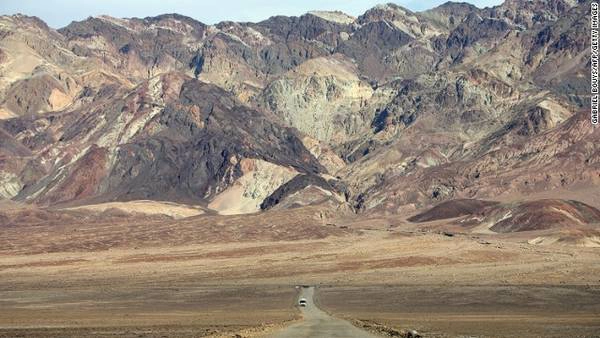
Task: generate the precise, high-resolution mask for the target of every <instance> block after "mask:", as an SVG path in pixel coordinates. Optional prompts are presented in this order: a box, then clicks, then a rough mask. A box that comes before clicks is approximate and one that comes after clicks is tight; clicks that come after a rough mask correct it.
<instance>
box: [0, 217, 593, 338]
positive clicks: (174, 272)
mask: <svg viewBox="0 0 600 338" xmlns="http://www.w3.org/2000/svg"><path fill="white" fill-rule="evenodd" d="M9 215H13V214H9ZM24 220H27V218H24ZM75 220H77V218H75ZM69 222H71V223H69ZM73 222H74V223H73ZM111 222H112V223H110V224H109V223H102V222H96V223H94V222H92V221H89V220H88V221H81V222H77V221H73V219H71V218H65V223H63V224H60V225H48V226H44V225H40V224H38V223H32V225H27V224H26V222H25V221H24V222H23V224H22V225H19V226H10V227H3V228H2V229H1V230H2V232H1V236H0V335H4V336H11V337H12V336H17V335H20V336H50V337H58V336H60V337H65V336H110V335H115V336H142V337H154V336H164V335H166V336H178V337H181V336H183V337H185V336H202V335H213V336H214V335H217V336H218V335H220V334H222V335H230V336H231V335H232V334H235V333H239V334H241V335H242V336H256V335H268V334H271V333H273V332H276V331H277V329H280V328H281V327H282V326H284V325H286V324H287V323H289V321H291V320H295V319H297V318H299V313H298V312H297V310H296V309H295V307H294V304H295V299H296V296H297V295H296V290H295V289H294V287H293V286H294V285H297V284H310V285H317V286H320V287H319V288H317V297H318V299H320V304H321V308H322V309H323V310H325V311H327V312H331V313H333V314H334V315H337V316H340V317H342V318H345V319H349V320H364V321H365V322H359V323H358V325H367V324H368V323H371V322H376V323H381V324H383V325H385V326H388V327H391V328H394V329H397V330H405V329H417V330H418V331H419V332H421V333H424V334H426V335H425V336H427V335H429V336H444V335H446V336H455V335H458V334H460V335H463V334H464V335H472V336H478V337H497V336H502V335H504V336H507V337H523V336H546V337H552V336H556V337H558V336H560V335H561V334H562V335H565V334H568V332H571V331H570V330H575V331H573V332H577V334H578V336H581V337H593V334H595V333H597V332H599V322H600V321H599V320H598V319H597V318H600V305H598V304H600V265H599V264H597V263H598V261H599V259H600V251H599V250H598V249H596V248H582V247H575V246H566V245H550V246H538V245H532V244H528V243H527V241H526V240H525V239H524V238H520V237H519V236H515V235H512V234H503V235H485V234H481V235H469V234H455V235H453V236H451V237H450V236H447V235H444V234H443V233H437V231H436V230H435V228H431V229H425V230H419V229H416V228H417V225H414V224H410V223H407V222H406V221H405V220H403V219H394V218H370V219H362V220H356V221H354V222H350V221H347V220H344V219H335V218H332V216H330V215H328V214H327V212H326V211H323V210H319V209H318V208H305V209H297V210H294V211H291V212H290V211H273V212H269V213H267V214H256V215H244V216H227V217H225V216H211V215H201V216H196V217H192V218H186V219H181V220H170V221H167V220H165V219H164V218H163V219H161V218H158V219H155V220H153V219H151V218H141V219H135V218H134V219H132V218H115V219H113V220H112V221H111ZM319 297H321V298H319ZM365 323H367V324H365ZM490 323H492V324H493V325H491V324H490ZM368 325H371V324H368ZM368 325H367V326H368Z"/></svg>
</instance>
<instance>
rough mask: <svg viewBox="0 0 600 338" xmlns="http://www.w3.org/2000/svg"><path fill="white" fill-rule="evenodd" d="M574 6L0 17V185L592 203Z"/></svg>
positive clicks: (401, 204) (28, 193)
mask: <svg viewBox="0 0 600 338" xmlns="http://www.w3.org/2000/svg"><path fill="white" fill-rule="evenodd" d="M589 4H590V1H575V0H533V1H518V0H507V1H505V2H504V3H503V4H502V5H499V6H496V7H492V8H484V9H480V8H477V7H475V6H472V5H469V4H465V3H453V2H448V3H445V4H443V5H441V6H439V7H436V8H433V9H430V10H427V11H423V12H412V11H410V10H408V9H406V8H403V7H400V6H398V5H395V4H384V5H379V6H376V7H374V8H372V9H370V10H368V11H367V12H365V13H364V14H363V15H361V16H359V17H352V16H350V15H347V14H344V13H341V12H309V13H307V14H305V15H302V16H300V17H286V16H275V17H271V18H269V19H267V20H265V21H262V22H258V23H245V22H221V23H219V24H216V25H205V24H203V23H201V22H198V21H196V20H194V19H192V18H190V17H187V16H183V15H179V14H166V15H160V16H157V17H148V18H143V19H140V18H130V19H122V18H113V17H109V16H99V17H90V18H87V19H85V20H83V21H79V22H73V23H71V24H70V25H68V26H66V27H64V28H61V29H58V30H55V29H52V28H50V27H48V26H47V25H46V24H45V23H44V22H43V21H41V20H40V19H38V18H35V17H28V16H24V15H12V16H2V17H0V118H1V120H0V197H2V198H4V199H10V200H13V201H16V202H21V203H27V204H35V205H37V206H41V207H60V208H63V207H78V206H82V205H95V204H101V203H108V202H127V201H137V200H154V201H164V202H175V203H186V204H189V205H196V206H198V207H199V208H201V209H202V210H203V212H208V213H215V214H223V215H230V214H245V213H254V212H259V211H261V210H267V209H294V208H299V207H304V206H310V205H319V206H323V207H325V208H327V209H330V210H335V211H336V212H340V213H350V214H356V213H358V214H361V213H384V214H399V213H406V212H408V213H411V212H415V211H418V210H422V209H424V208H426V207H429V206H432V205H434V204H438V203H440V202H443V201H447V200H453V199H482V200H488V199H500V200H502V199H514V198H523V199H527V198H531V197H532V196H534V197H535V196H543V195H544V194H547V193H548V192H552V191H563V192H566V193H565V195H564V196H567V195H569V194H570V195H573V196H579V197H580V199H581V200H583V201H584V202H586V203H591V204H594V203H593V201H592V200H593V199H594V197H593V196H592V197H589V194H588V195H586V194H587V192H589V191H590V189H591V190H593V189H595V188H597V186H598V184H599V183H600V147H598V142H599V141H600V133H599V132H598V129H597V128H593V126H592V125H591V123H590V122H589V113H588V112H587V110H588V102H589V90H588V88H589V81H590V80H589V75H588V68H589V58H588V57H587V56H588V55H589V50H590V47H589V41H588V33H587V26H588V20H589V19H588V14H589V7H590V6H589ZM586 196H588V197H586ZM555 197H556V196H555ZM559 197H563V196H559ZM590 201H592V202H590ZM596 202H597V201H596ZM596 206H597V205H596Z"/></svg>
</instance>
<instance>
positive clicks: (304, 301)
mask: <svg viewBox="0 0 600 338" xmlns="http://www.w3.org/2000/svg"><path fill="white" fill-rule="evenodd" d="M298 305H300V306H307V305H308V303H307V302H306V299H304V298H300V300H299V301H298Z"/></svg>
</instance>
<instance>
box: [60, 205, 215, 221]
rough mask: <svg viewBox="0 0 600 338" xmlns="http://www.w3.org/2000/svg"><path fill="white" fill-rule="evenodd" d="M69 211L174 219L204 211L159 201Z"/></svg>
mask: <svg viewBox="0 0 600 338" xmlns="http://www.w3.org/2000/svg"><path fill="white" fill-rule="evenodd" d="M69 209H70V210H82V209H85V210H90V211H99V212H104V211H106V210H110V209H116V210H119V211H123V212H126V213H133V214H135V213H139V214H146V215H166V216H169V217H173V218H175V219H180V218H186V217H191V216H197V215H202V214H203V213H204V210H202V209H201V208H199V207H195V206H190V205H184V204H177V203H171V202H160V201H146V200H139V201H129V202H109V203H100V204H91V205H83V206H79V207H74V208H69Z"/></svg>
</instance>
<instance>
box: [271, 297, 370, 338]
mask: <svg viewBox="0 0 600 338" xmlns="http://www.w3.org/2000/svg"><path fill="white" fill-rule="evenodd" d="M301 290H302V291H301V292H300V297H299V298H302V297H303V298H306V300H307V303H308V305H307V306H306V307H301V308H300V310H301V311H302V316H303V317H304V320H302V321H301V322H299V323H296V324H293V325H290V326H288V327H287V328H285V329H283V330H282V331H280V332H277V333H275V334H274V335H272V336H271V337H272V338H301V337H310V338H313V337H340V338H342V337H343V338H376V337H377V336H374V335H372V334H370V333H368V332H366V331H363V330H360V329H359V328H357V327H355V326H352V324H350V323H349V322H347V321H345V320H341V319H337V318H334V317H331V316H330V315H328V314H327V313H325V312H323V311H321V310H320V309H319V308H318V307H316V306H315V303H314V293H315V289H314V288H313V287H309V288H302V289H301Z"/></svg>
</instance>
